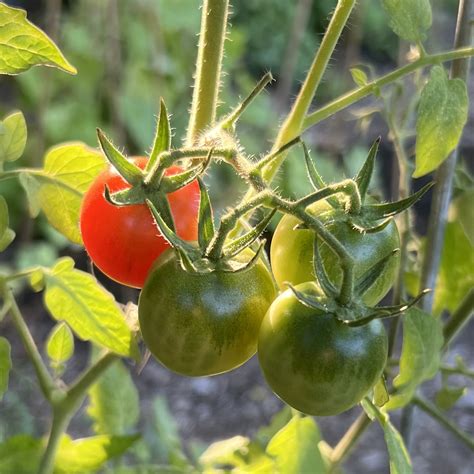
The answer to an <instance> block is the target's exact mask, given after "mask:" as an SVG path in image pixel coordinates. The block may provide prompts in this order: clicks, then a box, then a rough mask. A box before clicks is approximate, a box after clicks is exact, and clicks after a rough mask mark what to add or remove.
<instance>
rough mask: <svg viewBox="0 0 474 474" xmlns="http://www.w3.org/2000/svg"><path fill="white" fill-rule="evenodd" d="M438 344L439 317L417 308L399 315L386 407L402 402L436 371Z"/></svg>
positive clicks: (438, 360) (438, 359) (392, 406)
mask: <svg viewBox="0 0 474 474" xmlns="http://www.w3.org/2000/svg"><path fill="white" fill-rule="evenodd" d="M442 345H443V332H442V325H441V321H440V319H439V318H436V317H434V316H432V315H430V314H428V313H425V312H424V311H422V310H420V309H418V308H410V309H409V310H408V311H407V313H406V314H405V315H404V316H403V345H402V355H401V358H400V373H399V375H397V377H395V379H394V381H393V386H394V388H395V393H394V394H393V395H392V396H391V397H390V401H389V402H388V403H387V404H386V405H385V409H386V410H394V409H397V408H400V407H402V406H405V405H406V404H407V403H409V402H410V400H411V398H412V397H413V395H414V394H415V391H416V388H417V387H418V385H419V384H421V383H422V382H424V381H425V380H429V379H431V378H433V377H434V376H435V375H436V373H437V371H438V368H439V364H440V360H441V347H442Z"/></svg>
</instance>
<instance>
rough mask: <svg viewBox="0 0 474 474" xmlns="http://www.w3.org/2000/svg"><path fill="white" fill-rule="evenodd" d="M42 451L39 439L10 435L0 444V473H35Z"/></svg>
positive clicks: (41, 442) (41, 443) (42, 447)
mask: <svg viewBox="0 0 474 474" xmlns="http://www.w3.org/2000/svg"><path fill="white" fill-rule="evenodd" d="M43 451H44V446H43V441H42V440H41V439H36V438H32V437H31V436H28V435H17V436H12V437H11V438H9V439H7V440H6V441H4V442H3V443H1V444H0V473H2V474H3V473H5V474H7V473H8V474H13V473H15V474H17V473H21V474H35V473H36V472H37V471H38V465H39V462H40V459H41V455H42V453H43Z"/></svg>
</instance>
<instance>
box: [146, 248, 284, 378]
mask: <svg viewBox="0 0 474 474" xmlns="http://www.w3.org/2000/svg"><path fill="white" fill-rule="evenodd" d="M275 296H276V288H275V286H274V283H273V280H272V278H271V275H270V272H269V270H268V269H267V267H266V266H265V265H264V263H263V262H262V261H258V262H257V263H256V264H255V265H253V266H252V267H251V268H249V269H247V270H243V271H241V272H239V273H224V272H222V271H215V272H212V273H205V274H196V273H189V272H187V271H185V270H183V268H182V267H181V265H180V263H179V261H178V258H177V257H176V254H175V252H173V251H171V250H169V251H167V252H165V253H164V254H163V255H162V256H161V257H160V258H159V259H158V260H157V262H156V264H155V266H154V268H153V270H152V271H151V273H150V276H149V277H148V279H147V282H146V284H145V286H144V288H143V290H142V292H141V294H140V299H139V303H138V315H139V321H140V329H141V332H142V336H143V340H144V341H145V344H146V345H147V346H148V348H149V349H150V351H151V353H152V354H153V355H154V356H155V357H156V358H157V359H158V361H159V362H161V363H162V364H163V365H164V366H165V367H167V368H168V369H170V370H172V371H174V372H177V373H179V374H182V375H188V376H203V375H215V374H219V373H222V372H227V371H229V370H232V369H234V368H236V367H238V366H240V365H242V364H243V363H244V362H246V361H247V360H248V359H249V358H250V357H252V355H254V354H255V352H256V350H257V338H258V331H259V327H260V323H261V321H262V319H263V317H264V316H265V313H266V311H267V309H268V307H269V306H270V304H271V302H272V301H273V299H274V298H275Z"/></svg>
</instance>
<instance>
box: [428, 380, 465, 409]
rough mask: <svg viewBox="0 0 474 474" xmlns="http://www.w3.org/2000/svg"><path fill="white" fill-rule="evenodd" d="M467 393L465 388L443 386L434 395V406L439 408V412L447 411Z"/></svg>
mask: <svg viewBox="0 0 474 474" xmlns="http://www.w3.org/2000/svg"><path fill="white" fill-rule="evenodd" d="M467 392H468V390H467V387H449V386H447V385H445V386H444V387H442V388H441V390H439V391H438V393H437V394H436V397H435V401H436V405H437V406H438V407H439V408H441V410H449V409H450V408H451V407H453V406H454V405H455V404H456V402H457V401H458V400H459V399H460V398H461V397H463V396H464V395H466V394H467Z"/></svg>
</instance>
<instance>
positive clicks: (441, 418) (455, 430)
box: [413, 395, 474, 450]
mask: <svg viewBox="0 0 474 474" xmlns="http://www.w3.org/2000/svg"><path fill="white" fill-rule="evenodd" d="M413 403H414V404H415V405H416V406H417V407H419V408H420V409H421V410H423V411H424V412H425V413H427V414H428V415H430V416H431V417H432V418H433V419H435V420H436V421H437V422H438V423H439V424H440V425H442V426H444V427H445V428H446V429H447V430H448V431H450V432H451V433H452V434H454V435H455V436H456V437H457V438H458V439H459V440H461V441H462V442H463V443H464V444H465V445H466V446H468V447H469V448H470V449H471V450H474V438H473V437H472V436H470V435H469V434H468V433H465V432H464V431H462V430H461V429H460V428H459V426H457V425H456V423H454V422H453V421H451V420H450V419H449V418H448V417H446V415H445V414H444V413H442V412H441V411H440V410H439V409H438V408H437V407H436V406H435V405H433V404H432V403H431V402H430V401H428V400H426V399H425V398H423V397H421V396H420V395H418V396H416V397H415V398H414V399H413Z"/></svg>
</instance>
